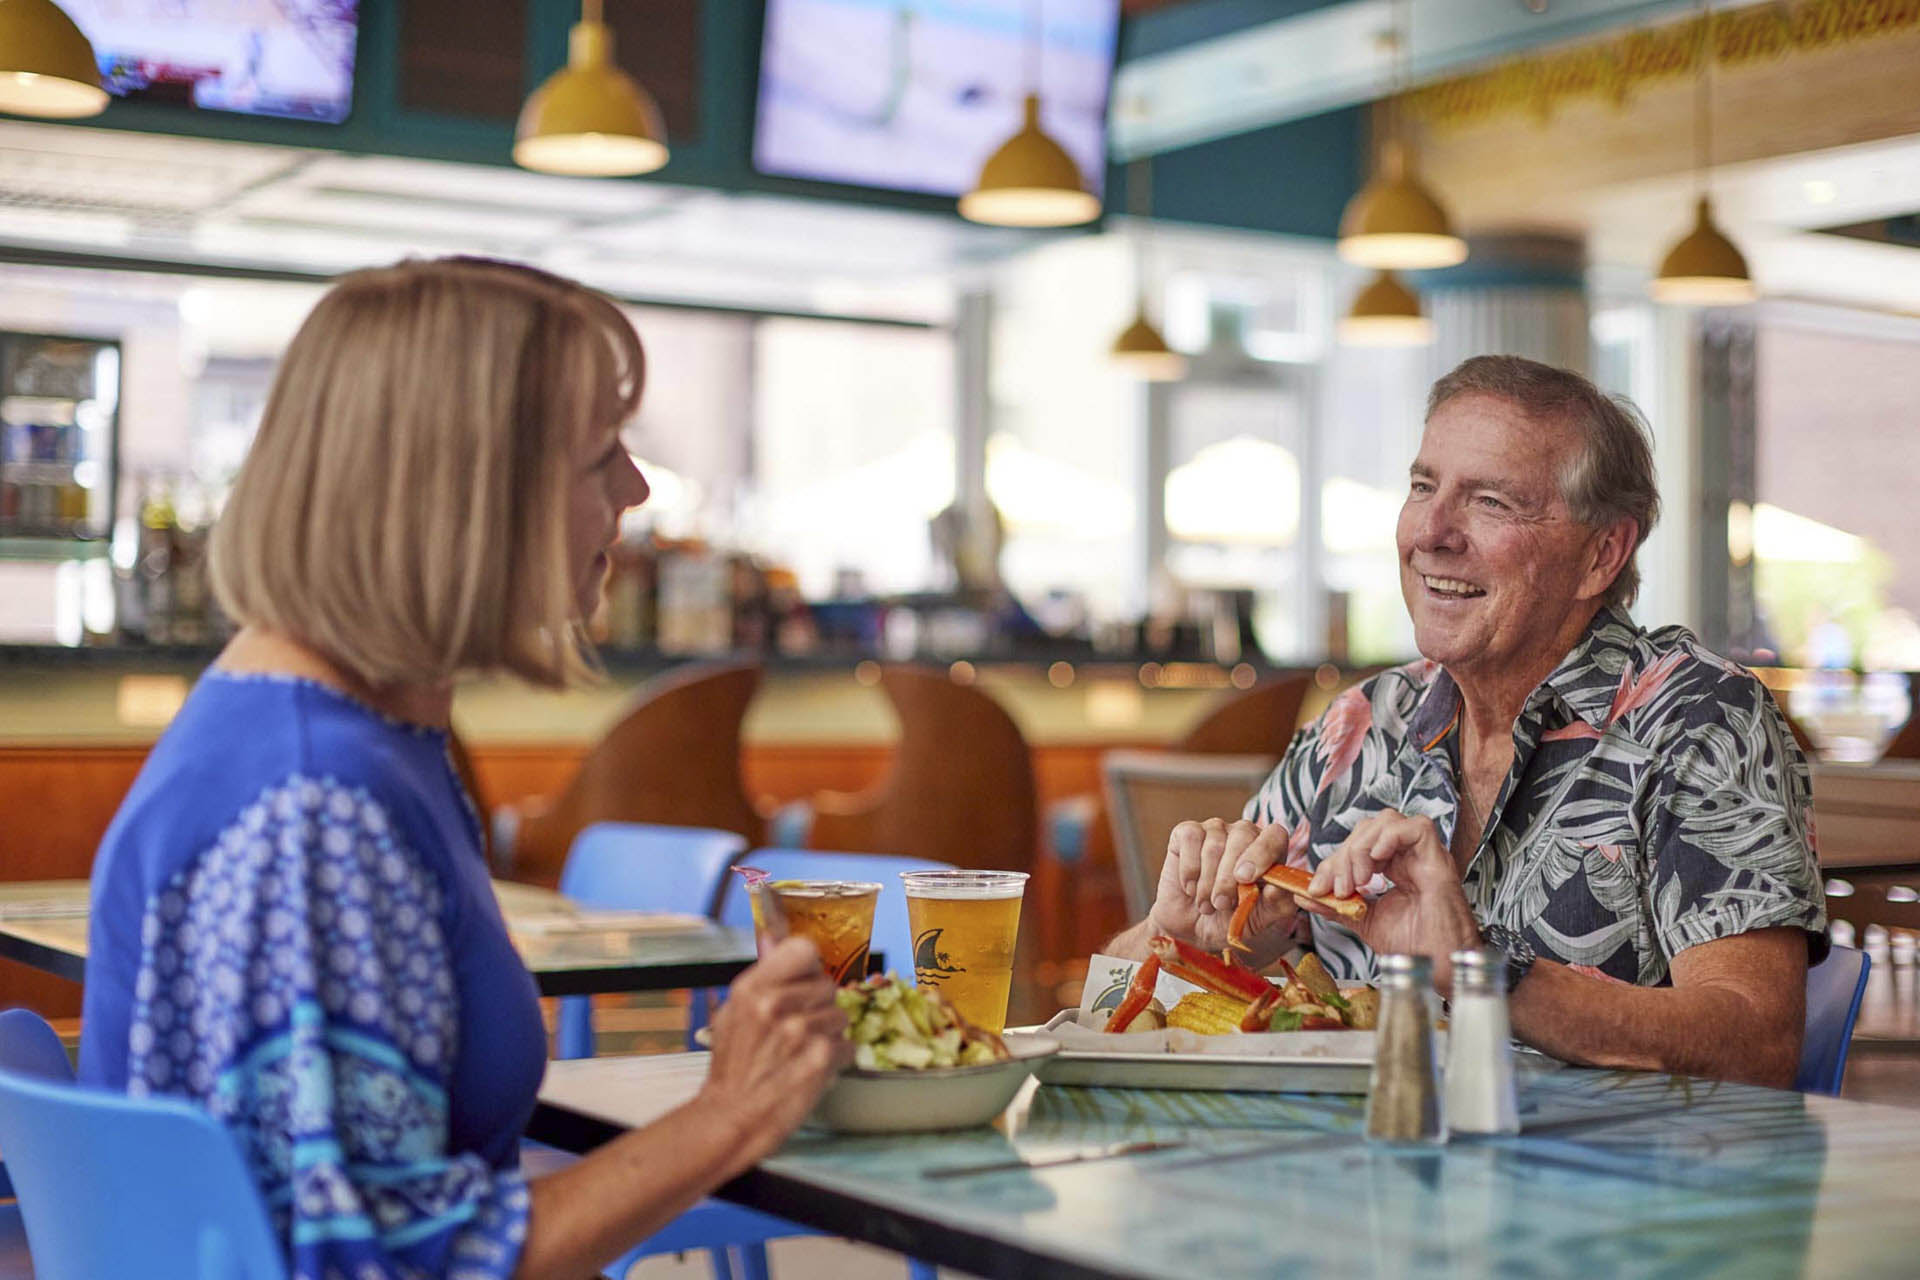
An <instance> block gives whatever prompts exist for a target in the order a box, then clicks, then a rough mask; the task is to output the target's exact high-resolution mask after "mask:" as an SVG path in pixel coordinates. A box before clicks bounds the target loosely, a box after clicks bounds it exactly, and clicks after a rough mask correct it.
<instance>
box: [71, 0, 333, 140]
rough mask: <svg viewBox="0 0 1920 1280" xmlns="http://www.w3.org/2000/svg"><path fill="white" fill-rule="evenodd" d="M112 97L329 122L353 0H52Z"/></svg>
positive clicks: (331, 115) (331, 120)
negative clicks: (80, 36) (86, 45)
mask: <svg viewBox="0 0 1920 1280" xmlns="http://www.w3.org/2000/svg"><path fill="white" fill-rule="evenodd" d="M61 3H62V7H63V8H65V9H66V11H67V13H68V14H69V15H70V16H71V17H72V18H73V20H74V22H75V23H76V24H77V25H78V26H79V28H80V30H82V31H84V32H85V33H86V36H87V39H88V40H90V41H91V42H92V43H93V53H94V57H95V58H96V59H98V60H99V63H100V79H101V80H102V81H104V82H105V84H106V87H107V92H109V93H111V94H113V95H114V96H115V97H118V98H134V99H145V100H148V101H160V102H177V103H181V104H183V105H191V106H196V107H205V108H209V109H211V110H214V111H239V112H245V113H246V114H249V115H261V116H284V117H289V118H292V119H296V120H324V121H328V122H332V123H337V122H339V121H341V120H345V119H346V118H347V111H348V109H349V108H350V107H351V106H352V105H353V52H354V37H355V35H356V33H357V32H358V29H359V20H358V19H359V15H358V8H359V3H358V0H61Z"/></svg>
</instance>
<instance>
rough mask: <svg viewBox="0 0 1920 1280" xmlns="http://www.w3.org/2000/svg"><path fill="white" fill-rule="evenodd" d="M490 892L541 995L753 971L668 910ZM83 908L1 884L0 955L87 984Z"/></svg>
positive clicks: (29, 887)
mask: <svg viewBox="0 0 1920 1280" xmlns="http://www.w3.org/2000/svg"><path fill="white" fill-rule="evenodd" d="M493 888H494V896H495V897H496V898H497V899H498V900H499V903H500V911H501V915H502V916H503V917H504V918H505V920H506V923H507V931H508V933H509V935H510V936H511V937H512V939H513V944H514V947H515V948H516V949H517V950H518V951H519V953H520V958H521V959H522V960H523V961H525V962H526V966H527V968H528V970H529V971H530V972H531V973H532V974H533V977H534V982H535V984H536V985H537V986H538V987H539V989H540V994H541V995H545V996H572V995H594V994H598V993H603V992H621V991H672V990H677V989H680V988H683V987H719V986H725V985H726V984H727V983H729V982H731V981H732V980H733V978H734V977H735V975H737V974H738V973H739V972H740V971H741V970H743V969H745V968H746V967H747V966H748V965H750V964H752V963H753V959H754V943H753V931H752V930H751V929H736V928H731V927H729V926H726V925H721V924H716V923H715V922H713V921H712V920H709V919H706V918H705V917H703V916H693V915H680V914H676V913H671V912H642V911H595V910H591V909H588V908H586V907H583V906H581V905H580V904H578V903H576V902H573V901H572V900H571V899H568V898H565V897H562V896H561V895H560V894H558V893H555V892H554V891H553V890H551V889H544V888H541V887H539V886H537V885H529V884H521V883H519V882H517V881H511V880H495V881H494V882H493ZM87 901H88V886H87V882H86V881H85V880H18V881H11V882H5V883H0V957H4V958H6V959H9V960H17V961H19V962H20V963H22V964H26V965H30V966H32V967H33V968H35V969H40V970H42V971H44V972H47V973H51V974H53V975H55V976H56V977H61V978H66V979H68V980H70V981H73V982H85V981H86V973H87V923H88V913H87Z"/></svg>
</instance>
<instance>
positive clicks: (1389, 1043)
mask: <svg viewBox="0 0 1920 1280" xmlns="http://www.w3.org/2000/svg"><path fill="white" fill-rule="evenodd" d="M1378 976H1379V982H1380V1028H1379V1030H1378V1031H1377V1032H1376V1033H1375V1037H1374V1053H1373V1071H1372V1073H1371V1075H1370V1076H1369V1077H1368V1080H1367V1137H1368V1138H1370V1139H1373V1140H1375V1141H1378V1142H1406V1143H1439V1142H1445V1141H1446V1140H1447V1123H1446V1118H1445V1115H1444V1113H1443V1112H1442V1110H1441V1095H1440V1074H1439V1063H1438V1061H1437V1060H1436V1058H1435V1055H1434V1050H1433V1017H1432V1013H1431V1009H1432V996H1433V964H1432V962H1431V961H1429V960H1428V959H1427V958H1426V957H1425V956H1401V955H1390V956H1382V957H1380V965H1379V974H1378Z"/></svg>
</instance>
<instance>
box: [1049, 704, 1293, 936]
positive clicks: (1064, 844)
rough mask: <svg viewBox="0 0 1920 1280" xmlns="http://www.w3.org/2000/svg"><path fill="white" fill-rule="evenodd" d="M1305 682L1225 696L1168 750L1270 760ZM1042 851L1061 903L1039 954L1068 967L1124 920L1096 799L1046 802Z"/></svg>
mask: <svg viewBox="0 0 1920 1280" xmlns="http://www.w3.org/2000/svg"><path fill="white" fill-rule="evenodd" d="M1311 682H1312V677H1311V676H1309V675H1304V674H1303V675H1297V676H1288V677H1285V678H1284V679H1279V680H1269V681H1267V682H1265V683H1263V684H1258V685H1255V686H1254V687H1253V688H1251V689H1248V690H1247V691H1246V692H1244V693H1236V694H1231V695H1229V696H1228V697H1226V698H1225V699H1224V700H1223V701H1221V702H1220V704H1219V705H1217V706H1216V707H1214V708H1213V710H1211V711H1209V712H1208V713H1207V714H1206V715H1205V716H1204V717H1203V718H1202V719H1201V720H1200V722H1199V723H1198V724H1196V725H1194V726H1193V728H1191V729H1189V730H1187V732H1186V733H1185V734H1183V735H1181V737H1180V738H1179V739H1178V740H1177V741H1175V742H1174V743H1172V744H1171V745H1170V746H1169V747H1168V750H1169V751H1172V752H1179V753H1184V754H1189V755H1209V756H1266V757H1271V758H1273V759H1275V760H1277V759H1279V758H1280V757H1281V756H1283V755H1285V754H1286V750H1287V745H1288V744H1289V743H1290V742H1292V741H1293V735H1294V732H1295V730H1296V729H1297V728H1298V727H1299V723H1300V708H1301V706H1302V705H1303V704H1304V703H1305V702H1306V699H1307V693H1308V690H1309V689H1310V688H1311ZM1200 816H1212V815H1200ZM1220 816H1232V817H1237V816H1239V815H1238V814H1232V815H1220ZM1045 856H1046V858H1047V860H1048V861H1049V863H1050V864H1052V865H1051V866H1050V867H1049V871H1050V872H1051V874H1049V875H1047V876H1045V877H1043V879H1045V880H1047V881H1049V882H1053V883H1057V885H1058V891H1059V893H1060V894H1061V896H1062V897H1064V898H1065V900H1066V901H1065V902H1064V903H1062V904H1060V905H1057V906H1054V907H1053V908H1052V910H1050V911H1049V912H1048V913H1047V914H1046V917H1045V918H1044V919H1043V922H1042V925H1041V928H1042V931H1043V936H1042V938H1041V942H1040V946H1041V952H1042V955H1043V956H1044V958H1045V961H1046V962H1050V963H1051V964H1054V965H1063V966H1064V968H1065V970H1069V971H1070V970H1074V969H1075V964H1076V962H1077V961H1080V960H1084V959H1085V958H1086V957H1087V956H1088V955H1090V954H1091V953H1092V952H1093V951H1094V950H1095V949H1096V948H1098V946H1099V945H1100V943H1101V942H1102V941H1104V940H1105V938H1106V936H1107V935H1108V934H1111V933H1113V932H1114V931H1115V930H1116V929H1118V928H1120V927H1121V926H1122V925H1124V924H1126V923H1127V921H1126V919H1125V915H1124V914H1123V913H1124V912H1125V908H1124V907H1123V906H1122V902H1123V900H1124V894H1123V890H1124V888H1125V886H1126V882H1125V881H1124V880H1123V879H1122V878H1121V875H1120V869H1119V863H1118V851H1117V849H1116V847H1115V842H1114V833H1113V825H1112V822H1111V821H1110V819H1109V816H1108V814H1107V810H1106V807H1105V805H1104V804H1103V803H1102V802H1101V798H1100V797H1099V796H1097V795H1092V794H1088V795H1078V796H1069V797H1067V798H1065V799H1063V800H1059V801H1057V802H1055V803H1054V804H1051V805H1049V806H1048V807H1047V815H1046V854H1045Z"/></svg>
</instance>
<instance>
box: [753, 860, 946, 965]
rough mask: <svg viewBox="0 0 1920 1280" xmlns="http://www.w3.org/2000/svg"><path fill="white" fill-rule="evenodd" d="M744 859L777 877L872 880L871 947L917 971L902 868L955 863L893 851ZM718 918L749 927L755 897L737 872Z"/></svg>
mask: <svg viewBox="0 0 1920 1280" xmlns="http://www.w3.org/2000/svg"><path fill="white" fill-rule="evenodd" d="M743 861H744V862H745V863H746V865H748V866H751V867H759V868H760V869H761V870H762V871H765V872H767V873H768V874H770V875H771V876H773V878H774V879H776V880H872V881H874V882H875V883H877V884H878V885H879V886H880V900H879V901H878V902H877V903H875V904H874V908H873V949H874V950H875V951H879V952H884V953H885V957H886V964H887V967H888V968H889V969H891V970H893V971H894V972H895V973H898V974H900V975H901V976H902V977H905V978H911V977H912V976H913V926H912V925H911V924H909V923H908V922H907V891H906V887H905V886H904V885H902V884H901V883H900V873H901V872H902V871H951V870H953V866H952V864H951V863H946V862H934V861H932V860H931V859H928V858H905V857H900V856H897V855H895V854H891V853H826V852H823V851H821V850H818V849H755V850H754V851H753V852H752V853H750V854H748V855H747V856H746V857H745V858H744V859H743ZM720 923H721V924H730V925H738V926H740V927H742V928H750V927H752V925H753V901H752V898H751V897H750V896H749V895H748V894H747V891H746V885H745V884H744V882H742V881H741V879H740V878H739V877H738V876H734V877H731V878H730V879H729V880H728V881H727V883H726V884H725V885H724V886H723V887H722V888H721V890H720Z"/></svg>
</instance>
